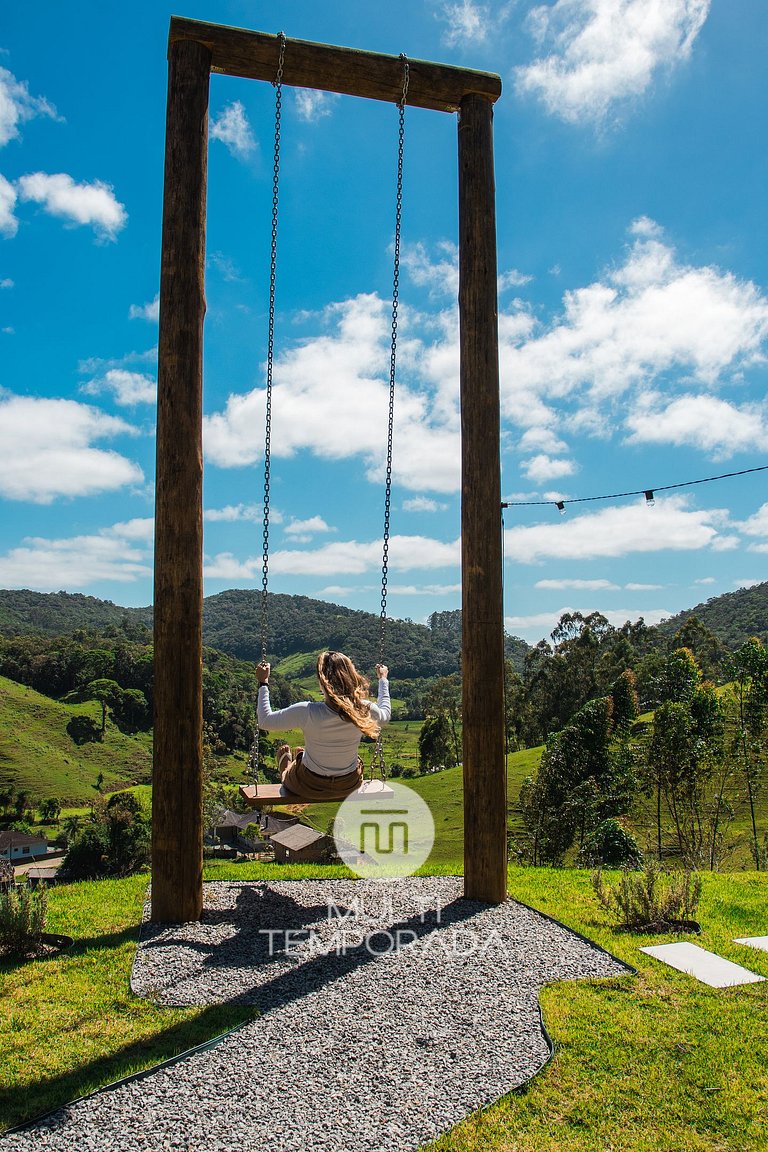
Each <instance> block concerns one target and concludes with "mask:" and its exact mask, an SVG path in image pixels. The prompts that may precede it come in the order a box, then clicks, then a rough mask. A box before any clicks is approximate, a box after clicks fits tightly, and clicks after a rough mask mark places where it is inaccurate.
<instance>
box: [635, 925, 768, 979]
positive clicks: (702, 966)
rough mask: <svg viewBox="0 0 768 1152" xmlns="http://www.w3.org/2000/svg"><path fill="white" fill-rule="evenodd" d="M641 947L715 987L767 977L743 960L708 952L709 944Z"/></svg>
mask: <svg viewBox="0 0 768 1152" xmlns="http://www.w3.org/2000/svg"><path fill="white" fill-rule="evenodd" d="M764 939H765V937H764ZM640 951H641V952H645V953H646V954H647V955H648V956H653V957H654V958H655V959H656V960H661V962H662V964H668V965H669V966H670V968H676V969H677V971H678V972H686V973H687V974H688V975H689V976H693V977H694V978H695V979H696V980H700V981H701V983H702V984H709V986H710V987H711V988H732V987H734V986H735V985H737V984H755V983H757V981H758V980H765V977H764V976H758V975H757V973H756V972H750V971H749V969H748V968H742V966H741V965H740V964H734V963H733V961H731V960H726V959H725V958H724V957H722V956H718V955H717V953H716V952H708V951H707V949H706V948H700V947H699V946H698V944H690V943H688V942H687V941H681V942H680V943H678V944H655V945H653V946H652V947H648V948H641V949H640Z"/></svg>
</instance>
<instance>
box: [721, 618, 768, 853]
mask: <svg viewBox="0 0 768 1152" xmlns="http://www.w3.org/2000/svg"><path fill="white" fill-rule="evenodd" d="M729 671H730V674H731V676H732V677H733V687H732V690H731V693H730V713H731V716H732V718H733V719H732V730H733V735H732V739H731V747H732V750H733V752H734V754H735V755H736V757H737V759H738V761H739V762H740V766H741V771H742V774H743V777H744V781H745V783H746V787H747V798H748V801H749V814H750V820H751V824H752V858H753V860H754V864H755V868H756V869H757V870H758V871H759V870H760V867H761V863H762V857H763V852H762V850H761V848H760V844H759V841H758V838H757V820H756V816H755V801H756V797H757V794H758V792H759V790H760V787H761V785H762V782H763V775H764V771H765V752H766V737H768V651H766V649H765V647H764V646H763V644H762V642H761V641H760V640H759V639H758V637H757V636H752V637H751V638H750V639H749V640H747V641H746V642H745V643H744V644H742V646H741V648H740V649H739V650H738V652H737V653H736V654H735V655H734V656H733V657H732V659H731V662H730V668H729Z"/></svg>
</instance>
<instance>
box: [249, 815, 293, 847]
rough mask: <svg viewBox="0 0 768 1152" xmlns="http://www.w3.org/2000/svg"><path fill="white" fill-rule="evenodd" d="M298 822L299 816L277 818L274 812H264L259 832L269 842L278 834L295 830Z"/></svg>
mask: <svg viewBox="0 0 768 1152" xmlns="http://www.w3.org/2000/svg"><path fill="white" fill-rule="evenodd" d="M298 822H299V818H298V816H284V815H280V816H275V814H274V813H273V812H262V814H261V820H260V821H259V831H260V832H261V834H262V836H263V837H264V838H265V839H267V840H268V839H270V837H272V836H274V835H275V833H276V832H285V830H286V828H294V827H295V826H296V825H297V824H298Z"/></svg>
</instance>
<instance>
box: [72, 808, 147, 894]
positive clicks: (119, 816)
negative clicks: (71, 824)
mask: <svg viewBox="0 0 768 1152" xmlns="http://www.w3.org/2000/svg"><path fill="white" fill-rule="evenodd" d="M149 848H150V829H149V819H148V816H147V814H146V813H145V811H144V808H143V806H142V804H141V802H140V801H139V800H137V799H136V797H135V796H134V795H133V794H132V793H131V792H114V793H113V794H112V795H111V796H110V798H109V800H108V801H107V802H106V804H105V803H104V801H103V800H99V801H97V802H94V811H93V819H92V822H91V823H90V824H87V825H86V826H85V827H84V828H83V829H82V830H81V831H78V832H76V833H75V836H74V839H73V840H72V842H71V843H70V846H69V851H68V852H67V855H66V857H65V860H64V864H63V867H64V869H65V870H66V874H67V876H69V877H71V878H72V879H76V880H86V879H90V878H92V877H96V876H128V875H129V874H130V873H131V872H135V871H137V870H138V869H139V868H143V867H144V865H145V864H147V863H148V861H149Z"/></svg>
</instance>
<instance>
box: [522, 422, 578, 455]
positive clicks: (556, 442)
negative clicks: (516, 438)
mask: <svg viewBox="0 0 768 1152" xmlns="http://www.w3.org/2000/svg"><path fill="white" fill-rule="evenodd" d="M537 449H538V450H539V451H540V452H548V453H549V454H550V455H552V454H556V453H558V452H567V451H568V445H567V444H566V443H565V441H564V440H561V439H560V438H559V437H558V436H556V435H555V433H554V432H553V431H552V430H551V428H528V429H527V430H526V431H525V432H524V433H523V435H522V436H521V437H520V451H521V452H535V451H536V450H537Z"/></svg>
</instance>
